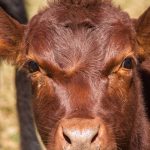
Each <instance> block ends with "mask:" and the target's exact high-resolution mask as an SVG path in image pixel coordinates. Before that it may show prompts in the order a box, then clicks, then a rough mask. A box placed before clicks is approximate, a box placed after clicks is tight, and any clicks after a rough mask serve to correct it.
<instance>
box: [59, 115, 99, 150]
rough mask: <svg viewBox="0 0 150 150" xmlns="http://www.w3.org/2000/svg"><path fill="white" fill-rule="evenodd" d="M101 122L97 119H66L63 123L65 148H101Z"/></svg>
mask: <svg viewBox="0 0 150 150" xmlns="http://www.w3.org/2000/svg"><path fill="white" fill-rule="evenodd" d="M99 131H100V123H99V121H98V120H97V119H79V118H74V119H65V120H63V122H62V124H61V132H60V134H61V137H62V146H63V149H65V150H66V149H67V150H97V149H99Z"/></svg>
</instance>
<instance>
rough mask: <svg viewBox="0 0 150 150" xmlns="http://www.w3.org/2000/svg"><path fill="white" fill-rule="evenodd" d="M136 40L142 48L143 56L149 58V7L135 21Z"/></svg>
mask: <svg viewBox="0 0 150 150" xmlns="http://www.w3.org/2000/svg"><path fill="white" fill-rule="evenodd" d="M136 32H137V40H138V42H139V43H140V45H141V46H142V48H143V49H144V56H145V57H149V58H150V7H149V8H148V9H147V10H146V11H145V12H144V13H143V15H141V16H140V17H139V19H138V20H137V22H136Z"/></svg>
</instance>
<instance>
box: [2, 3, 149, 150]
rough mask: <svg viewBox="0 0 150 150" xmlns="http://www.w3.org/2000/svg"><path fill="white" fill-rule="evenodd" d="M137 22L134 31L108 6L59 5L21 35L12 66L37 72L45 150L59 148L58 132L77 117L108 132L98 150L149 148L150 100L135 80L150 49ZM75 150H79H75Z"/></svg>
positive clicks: (36, 18) (35, 95) (37, 106)
mask: <svg viewBox="0 0 150 150" xmlns="http://www.w3.org/2000/svg"><path fill="white" fill-rule="evenodd" d="M149 12H150V9H148V10H147V13H146V15H147V14H149ZM146 15H144V16H146ZM149 16H150V15H148V17H144V18H145V19H147V18H149ZM142 19H143V17H141V18H140V19H139V20H137V21H135V22H134V24H136V25H135V26H134V24H133V22H132V20H131V19H130V18H129V16H128V14H127V13H125V12H122V11H121V10H120V9H119V8H115V7H114V6H112V4H111V2H109V1H102V2H100V1H96V0H89V1H84V0H78V1H74V0H62V1H59V2H56V3H54V4H50V5H49V7H48V8H47V9H45V10H43V11H41V12H39V13H38V14H37V15H36V16H34V17H33V19H32V20H31V21H30V23H29V24H28V25H27V27H26V29H24V36H23V42H22V43H21V45H23V49H22V52H21V53H19V55H17V56H19V59H18V60H17V63H18V64H19V65H21V66H26V64H27V62H28V61H29V60H34V61H35V62H37V63H38V64H39V66H40V71H37V72H34V73H32V74H30V75H31V79H32V85H33V110H34V116H35V121H36V124H37V127H38V131H39V133H40V135H41V138H42V140H43V142H44V144H45V146H46V147H47V149H49V150H61V149H63V148H61V147H62V144H61V142H58V141H61V140H60V139H61V138H60V136H59V134H58V133H59V129H60V127H61V124H63V123H62V122H63V119H67V120H70V122H72V120H74V119H75V118H79V119H83V120H84V119H92V118H99V119H100V120H101V121H100V124H101V126H102V127H104V131H107V132H103V134H102V139H103V140H104V141H105V142H102V141H103V140H99V143H101V144H100V147H101V149H103V150H107V149H108V150H113V149H122V150H134V149H136V150H149V149H150V131H149V130H150V129H149V122H148V116H146V112H145V107H144V98H145V99H146V100H147V99H148V97H147V96H146V97H144V95H143V90H142V84H143V85H144V82H143V80H140V75H141V74H142V75H143V73H144V72H143V71H142V70H144V67H145V68H146V69H147V70H148V68H147V67H146V65H143V64H144V62H147V63H148V64H149V63H150V62H149V61H147V60H148V59H147V57H149V52H146V51H145V43H146V46H147V45H148V44H149V42H143V41H145V40H146V39H145V37H146V38H147V37H149V34H148V35H147V36H144V37H141V35H142V32H143V29H149V24H150V21H149V22H148V23H145V24H142V23H143V22H144V21H141V20H142ZM145 19H144V20H145ZM147 21H148V20H147ZM145 22H146V21H145ZM144 31H145V30H144ZM5 32H8V31H5ZM146 33H147V32H146ZM146 33H145V34H146ZM140 37H141V38H142V40H140V39H141V38H140ZM141 41H142V42H141ZM141 47H142V48H141ZM141 49H144V50H141ZM0 50H1V49H0ZM143 52H144V53H145V56H146V57H145V56H144V54H143ZM7 53H8V52H6V54H7ZM127 57H130V58H132V62H133V68H131V69H126V68H123V66H122V64H123V62H124V59H125V58H127ZM142 61H144V62H143V64H142ZM143 66H144V67H143ZM141 81H142V83H141ZM144 88H145V87H144ZM146 88H147V86H146ZM144 91H146V90H144ZM144 94H145V93H144ZM69 124H70V123H69ZM75 126H78V125H75ZM84 126H85V125H84ZM87 126H88V124H87ZM108 145H109V147H107V146H108ZM106 147H107V148H106ZM77 149H79V150H80V149H82V148H81V147H80V146H79V147H76V148H73V149H72V150H77ZM90 150H95V149H92V148H91V149H90Z"/></svg>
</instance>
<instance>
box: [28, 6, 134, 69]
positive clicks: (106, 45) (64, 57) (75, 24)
mask: <svg viewBox="0 0 150 150" xmlns="http://www.w3.org/2000/svg"><path fill="white" fill-rule="evenodd" d="M94 8H95V10H94ZM94 8H93V9H91V8H90V9H87V8H84V7H82V8H80V7H74V9H73V7H65V6H57V7H56V8H55V5H54V6H51V7H50V8H48V9H47V10H46V11H43V12H42V13H41V14H39V15H37V16H35V17H34V18H33V20H32V21H31V23H30V24H29V29H28V35H27V36H28V37H27V41H28V43H30V45H29V51H31V53H33V54H35V55H38V56H40V57H41V58H42V57H43V58H44V59H46V61H53V62H55V63H58V64H59V65H60V66H62V67H64V68H66V67H72V66H74V65H75V64H76V65H77V64H80V63H81V62H82V63H83V62H84V64H86V63H87V64H88V66H90V64H89V63H91V64H92V66H95V67H96V66H99V67H100V65H103V64H102V63H101V64H99V63H100V62H104V61H105V58H110V57H113V56H115V55H116V54H117V53H119V52H120V51H122V50H124V49H125V47H126V46H131V40H132V39H133V38H134V35H133V33H134V30H133V28H132V23H131V20H130V19H129V17H128V15H127V14H126V13H122V12H121V11H120V10H119V9H116V8H113V7H111V4H105V3H102V4H99V5H98V6H95V7H94ZM52 58H53V60H52ZM98 62H99V63H98Z"/></svg>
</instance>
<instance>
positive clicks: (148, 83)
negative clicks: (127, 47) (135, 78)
mask: <svg viewBox="0 0 150 150" xmlns="http://www.w3.org/2000/svg"><path fill="white" fill-rule="evenodd" d="M135 25H136V32H137V40H138V42H139V44H140V45H141V47H142V49H143V50H144V51H143V52H144V58H145V61H143V62H142V64H141V65H140V69H139V73H140V76H141V80H142V84H143V88H142V90H143V96H144V103H145V110H146V113H147V116H148V119H149V120H150V100H149V99H150V93H149V89H150V7H149V8H148V9H147V10H146V11H145V12H144V14H143V15H142V16H141V17H139V19H138V20H136V21H135Z"/></svg>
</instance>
